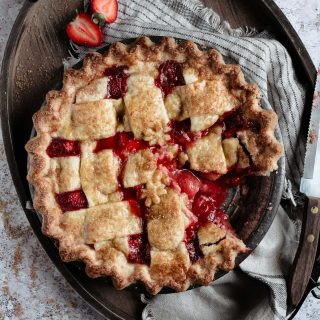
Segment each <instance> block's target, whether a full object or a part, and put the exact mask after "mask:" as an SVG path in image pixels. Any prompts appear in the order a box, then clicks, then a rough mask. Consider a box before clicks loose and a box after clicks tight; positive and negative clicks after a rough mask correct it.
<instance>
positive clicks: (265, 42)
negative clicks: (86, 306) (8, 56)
mask: <svg viewBox="0 0 320 320" xmlns="http://www.w3.org/2000/svg"><path fill="white" fill-rule="evenodd" d="M104 31H105V33H106V34H107V42H116V41H121V40H123V39H128V38H135V37H138V36H140V35H149V36H172V37H177V38H182V39H190V40H193V41H195V42H196V43H198V44H202V45H205V46H208V47H212V48H216V49H217V50H218V51H220V52H221V53H222V54H223V55H224V57H225V59H226V61H227V62H232V63H238V64H240V65H241V67H242V70H243V72H244V73H245V76H246V79H247V80H248V81H251V82H255V83H257V84H258V85H259V87H260V89H261V92H262V98H263V99H262V105H263V107H264V108H273V109H274V110H275V111H276V113H277V114H278V116H279V127H280V130H281V134H282V138H283V144H284V149H285V159H286V175H287V178H288V180H287V186H290V185H291V183H290V181H291V182H292V186H293V188H292V190H293V193H295V192H296V190H297V188H296V187H297V186H298V184H299V180H300V177H301V175H302V170H303V161H304V152H305V149H304V148H305V147H304V143H303V138H301V137H300V136H299V132H300V126H301V116H302V111H303V106H304V104H303V101H304V90H303V88H302V86H301V85H300V84H299V83H298V81H297V79H296V76H295V73H294V68H293V66H292V61H291V58H290V56H289V54H288V52H287V51H286V49H285V48H284V47H283V46H282V45H281V44H280V43H279V42H278V41H276V40H273V39H272V38H271V37H269V36H268V35H267V34H257V33H256V31H255V30H253V29H249V28H248V29H231V28H230V26H229V24H228V23H226V22H222V21H220V18H219V16H218V15H217V14H216V13H215V12H214V11H212V10H210V9H208V8H206V7H204V6H203V5H202V4H201V3H200V2H198V1H196V0H180V1H178V0H149V1H148V0H119V16H118V19H117V20H116V22H115V23H113V24H111V25H108V26H106V28H105V30H104ZM76 51H78V53H79V54H80V56H79V57H80V59H81V58H83V57H84V54H85V53H86V52H87V49H86V50H84V49H83V48H80V47H77V48H76ZM74 62H75V60H74V59H69V60H68V61H66V66H70V64H72V63H74ZM290 190H291V189H290V188H289V190H287V192H286V196H287V197H291V198H293V196H294V195H293V194H292V192H291V191H290ZM298 229H299V228H297V226H296V223H295V222H294V221H292V220H291V219H289V217H288V215H287V213H286V212H285V211H284V210H283V209H282V208H280V209H279V212H278V214H277V216H276V218H275V221H274V223H273V224H272V226H271V228H270V230H269V232H268V233H267V235H266V236H265V238H264V240H263V241H262V242H261V244H260V245H259V246H258V248H257V249H256V250H254V252H253V253H252V254H251V255H250V256H249V257H248V258H247V259H246V260H245V261H244V262H243V263H242V264H241V265H240V268H239V269H240V270H236V271H233V272H230V273H229V274H227V275H226V276H224V277H222V278H220V279H218V280H217V281H216V282H214V284H213V285H211V286H209V287H201V288H197V289H193V290H190V291H188V292H185V293H178V294H167V295H157V296H156V297H154V298H153V299H151V300H150V301H149V300H145V301H146V303H147V305H146V307H145V309H144V312H143V316H142V317H143V319H148V320H153V319H159V320H160V319H183V320H191V319H192V320H193V319H194V320H195V319H199V320H206V319H219V320H226V319H232V320H233V319H259V320H264V319H265V320H270V319H285V317H286V314H287V288H286V277H287V276H288V270H289V267H290V264H291V263H292V260H293V257H294V253H295V249H296V247H297V243H298Z"/></svg>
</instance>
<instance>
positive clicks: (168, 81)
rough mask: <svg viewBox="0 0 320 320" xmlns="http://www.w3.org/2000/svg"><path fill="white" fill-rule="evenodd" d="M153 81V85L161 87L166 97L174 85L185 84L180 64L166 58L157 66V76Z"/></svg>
mask: <svg viewBox="0 0 320 320" xmlns="http://www.w3.org/2000/svg"><path fill="white" fill-rule="evenodd" d="M154 82H155V85H156V86H157V87H158V88H160V89H161V91H162V94H163V97H164V98H165V97H167V96H168V95H169V94H170V93H171V92H172V91H173V89H174V88H175V87H176V86H183V85H185V84H186V82H185V80H184V77H183V73H182V66H181V64H180V63H179V62H177V61H174V60H168V61H166V62H164V63H162V64H161V65H160V67H159V73H158V76H157V78H156V79H155V81H154Z"/></svg>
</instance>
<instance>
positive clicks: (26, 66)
mask: <svg viewBox="0 0 320 320" xmlns="http://www.w3.org/2000/svg"><path fill="white" fill-rule="evenodd" d="M220 2H221V1H220ZM271 2H272V1H260V4H261V5H265V8H264V10H265V11H264V12H265V15H266V16H268V15H269V16H270V17H272V18H273V19H274V18H275V14H273V15H272V14H271V13H270V10H271V11H272V10H274V9H272V6H270V3H271ZM268 3H269V6H268ZM54 4H55V1H54V0H46V1H39V2H38V3H36V4H34V5H31V4H27V3H26V4H25V5H24V7H23V9H22V11H21V13H20V15H19V17H18V19H17V22H16V24H15V26H14V28H13V31H12V33H11V36H10V39H9V42H8V46H7V49H6V54H5V57H4V60H3V69H2V78H1V103H2V106H1V107H2V130H3V137H4V142H5V148H6V154H7V158H8V163H9V166H10V170H11V174H12V177H13V181H14V183H15V186H16V189H17V192H18V195H19V198H20V201H21V204H22V206H23V208H24V210H25V213H26V216H27V218H28V219H29V222H30V224H31V226H32V228H33V230H34V232H35V234H36V235H37V237H38V238H39V240H40V242H41V244H42V246H43V247H44V249H45V250H46V252H47V254H48V255H49V257H50V258H51V259H52V261H53V262H54V264H55V265H56V266H57V268H58V269H59V271H60V272H61V273H62V274H63V276H64V277H65V278H66V279H67V281H68V282H69V283H70V285H71V286H72V287H73V288H74V289H75V290H76V291H77V292H78V293H79V294H80V295H81V296H82V297H83V298H84V299H85V300H86V301H87V302H88V303H89V304H90V305H91V306H93V307H94V308H95V309H96V310H97V311H98V312H99V313H101V314H102V315H104V316H105V317H107V318H112V319H135V318H140V316H141V312H142V309H143V307H144V304H143V303H142V302H141V300H140V293H141V288H140V287H139V286H138V287H137V286H136V287H135V288H133V289H131V290H123V291H118V290H116V289H114V288H113V287H112V285H111V284H110V280H109V279H103V278H100V279H90V278H89V277H87V276H86V275H85V274H84V273H83V271H82V268H79V267H78V264H74V263H63V262H62V261H61V260H60V257H59V254H58V251H57V249H56V247H55V245H54V243H53V242H52V241H51V240H50V239H49V238H47V237H45V236H44V235H43V234H42V232H41V222H40V220H39V218H38V216H37V215H36V214H35V213H34V212H33V211H32V210H30V209H27V208H26V203H27V202H28V201H31V196H30V193H29V186H28V183H27V181H26V179H25V176H26V170H27V168H26V163H27V155H26V152H25V151H24V145H25V143H26V142H27V141H28V139H29V137H30V132H31V128H32V121H31V117H32V114H33V113H34V112H35V111H37V110H38V108H39V106H41V104H42V102H43V100H44V97H45V94H46V92H48V91H49V90H50V89H51V88H53V87H54V86H55V84H56V83H58V82H59V81H61V78H62V72H63V68H62V59H63V58H65V57H67V56H68V41H67V39H66V37H65V32H64V26H65V24H66V21H69V20H70V19H71V16H72V13H73V10H74V9H75V8H77V7H79V6H80V4H81V0H70V1H68V2H67V3H66V4H65V5H64V6H55V5H54ZM48 6H50V8H52V10H48V9H47V8H48ZM282 18H283V17H282ZM285 22H286V21H285ZM44 25H45V27H44ZM280 26H281V23H280ZM280 29H281V30H282V36H284V37H285V38H286V41H287V43H288V46H289V47H290V45H293V42H292V41H291V40H290V39H291V37H292V30H291V34H290V33H288V32H287V33H286V32H285V28H284V26H283V25H282V27H280ZM280 29H279V30H280ZM44 30H45V32H43V31H44ZM293 35H294V31H293ZM297 39H298V38H297ZM298 40H299V39H298ZM299 41H300V40H299ZM295 43H296V46H297V47H296V48H295V46H293V48H295V49H294V50H292V48H291V49H290V48H289V49H290V50H291V53H292V54H293V56H294V59H296V60H297V61H299V60H301V61H303V63H302V64H299V65H300V67H302V69H300V71H299V74H300V76H302V77H303V79H304V81H305V82H306V83H307V84H309V85H310V87H312V79H311V76H310V74H312V72H311V71H310V70H311V69H312V67H311V65H312V63H311V64H310V58H309V57H308V55H307V54H306V53H305V52H303V50H302V51H301V48H300V49H299V50H298V45H299V42H298V41H297V40H296V41H295ZM301 52H302V53H305V55H306V56H305V57H306V58H305V59H306V60H307V63H306V60H305V59H304V60H303V59H302V56H301ZM308 59H309V60H308ZM310 79H311V80H310ZM307 96H308V92H307ZM278 132H279V131H277V133H278ZM278 138H280V136H279V135H278ZM283 176H284V161H283V159H281V160H280V162H279V170H278V172H276V173H273V174H272V175H271V176H270V177H252V178H251V179H250V180H249V193H248V195H247V197H246V198H245V199H244V200H243V201H244V202H243V205H242V206H241V207H240V208H239V210H238V212H237V215H236V216H235V217H234V219H233V225H234V227H235V228H236V230H237V232H238V234H239V235H240V236H241V237H242V238H243V239H244V241H245V242H246V244H247V245H248V246H249V247H250V248H252V249H254V248H255V247H256V245H257V244H258V243H259V242H260V241H261V239H262V238H263V236H264V235H265V233H266V232H267V230H268V228H269V226H270V224H271V222H272V220H273V217H274V215H275V213H276V209H277V207H278V204H279V202H280V196H281V190H282V182H283ZM257 199H259V201H257ZM270 208H272V209H271V210H269V209H270ZM246 256H247V255H241V256H239V257H238V259H237V264H238V263H240V262H241V261H242V260H243V259H244V258H245V257H246Z"/></svg>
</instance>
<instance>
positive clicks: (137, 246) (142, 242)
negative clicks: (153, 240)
mask: <svg viewBox="0 0 320 320" xmlns="http://www.w3.org/2000/svg"><path fill="white" fill-rule="evenodd" d="M128 244H129V254H128V261H129V262H131V263H139V264H150V244H149V242H148V236H147V234H145V233H142V234H132V235H130V236H128Z"/></svg>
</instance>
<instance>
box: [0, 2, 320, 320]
mask: <svg viewBox="0 0 320 320" xmlns="http://www.w3.org/2000/svg"><path fill="white" fill-rule="evenodd" d="M23 2H24V1H23V0H0V61H2V57H3V53H4V49H5V44H6V42H7V39H8V36H9V33H10V30H11V28H12V25H13V23H14V20H15V18H16V16H17V14H18V12H19V10H20V8H21V6H22V3H23ZM276 3H277V4H278V5H279V6H280V7H281V9H282V10H283V11H284V13H285V14H286V15H287V17H288V18H289V20H290V21H291V23H292V24H293V26H294V27H295V29H296V30H297V32H298V34H299V35H300V37H301V38H302V40H303V42H304V44H305V45H306V47H307V49H308V50H309V52H310V55H311V57H312V59H313V61H314V63H315V65H316V66H317V67H318V66H319V64H320V0H290V1H288V0H276ZM0 216H1V219H0V243H1V245H0V286H1V288H0V320H2V319H28V320H29V319H32V320H33V319H34V320H36V319H57V320H58V319H59V320H60V319H88V320H91V319H101V317H100V316H98V315H97V314H96V313H95V312H94V311H92V310H91V309H90V308H89V307H88V306H87V305H86V303H85V302H83V301H82V300H81V298H79V296H78V295H77V294H76V293H75V292H73V290H72V289H71V288H70V287H69V285H68V284H67V283H66V281H65V280H64V279H63V278H62V277H61V276H60V274H59V273H58V272H57V270H56V269H55V267H54V266H53V264H52V263H51V261H50V260H49V258H48V257H47V256H46V254H45V252H44V250H43V249H42V248H41V246H40V244H39V243H38V241H37V239H36V238H35V236H34V235H33V233H32V230H31V228H30V226H29V225H28V222H27V219H26V218H25V216H24V213H23V211H22V209H21V207H20V204H19V202H18V198H17V196H16V193H15V190H14V187H13V184H12V181H11V177H10V173H9V169H8V166H7V163H6V159H5V155H4V148H3V142H2V137H1V134H0ZM296 319H298V320H302V319H320V300H316V299H314V298H312V297H309V298H308V299H307V301H306V302H305V304H304V306H303V308H302V309H301V311H300V312H299V315H298V316H297V317H296Z"/></svg>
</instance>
